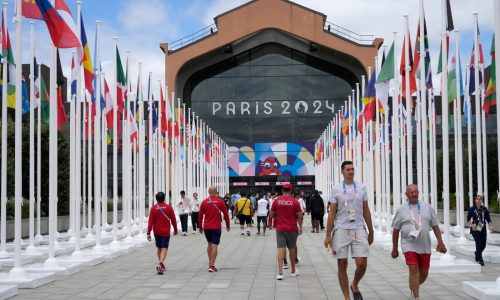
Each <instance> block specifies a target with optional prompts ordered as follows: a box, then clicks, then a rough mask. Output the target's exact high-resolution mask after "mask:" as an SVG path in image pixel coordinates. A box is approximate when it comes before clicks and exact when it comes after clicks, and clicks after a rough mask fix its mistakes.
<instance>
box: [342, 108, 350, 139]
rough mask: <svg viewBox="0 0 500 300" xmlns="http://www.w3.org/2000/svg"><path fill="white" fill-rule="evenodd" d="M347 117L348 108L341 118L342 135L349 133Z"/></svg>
mask: <svg viewBox="0 0 500 300" xmlns="http://www.w3.org/2000/svg"><path fill="white" fill-rule="evenodd" d="M349 118H350V116H349V110H348V109H346V110H345V112H344V116H343V118H342V133H343V134H344V135H349Z"/></svg>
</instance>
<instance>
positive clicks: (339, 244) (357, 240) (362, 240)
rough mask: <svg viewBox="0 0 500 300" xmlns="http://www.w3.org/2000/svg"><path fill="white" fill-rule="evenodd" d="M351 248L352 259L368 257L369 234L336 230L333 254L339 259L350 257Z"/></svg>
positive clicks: (354, 230) (361, 231)
mask: <svg viewBox="0 0 500 300" xmlns="http://www.w3.org/2000/svg"><path fill="white" fill-rule="evenodd" d="M349 246H350V247H351V256H352V258H356V257H368V254H369V253H370V249H369V245H368V233H367V232H366V230H365V229H364V228H360V229H342V228H337V229H334V231H333V234H332V254H333V256H334V257H335V258H337V259H343V258H348V257H349Z"/></svg>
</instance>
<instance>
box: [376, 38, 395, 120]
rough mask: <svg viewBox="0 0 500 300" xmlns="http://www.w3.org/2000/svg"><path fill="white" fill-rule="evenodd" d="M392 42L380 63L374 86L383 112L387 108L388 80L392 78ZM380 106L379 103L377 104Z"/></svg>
mask: <svg viewBox="0 0 500 300" xmlns="http://www.w3.org/2000/svg"><path fill="white" fill-rule="evenodd" d="M394 77H395V74H394V42H393V43H392V45H391V48H390V49H389V53H388V54H387V59H386V60H385V61H384V63H383V64H382V68H381V69H380V73H379V74H378V77H377V81H376V84H375V88H376V89H377V95H378V97H379V100H380V103H381V105H382V109H383V111H384V113H385V112H386V111H387V110H388V109H389V89H390V80H391V79H394ZM379 106H380V105H379Z"/></svg>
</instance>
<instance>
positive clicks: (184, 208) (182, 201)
mask: <svg viewBox="0 0 500 300" xmlns="http://www.w3.org/2000/svg"><path fill="white" fill-rule="evenodd" d="M180 194H181V197H180V198H179V199H178V200H177V205H176V206H177V213H178V214H179V219H180V220H181V228H182V235H183V236H186V235H187V231H188V216H189V213H190V207H191V199H189V198H188V197H186V192H185V191H181V193H180Z"/></svg>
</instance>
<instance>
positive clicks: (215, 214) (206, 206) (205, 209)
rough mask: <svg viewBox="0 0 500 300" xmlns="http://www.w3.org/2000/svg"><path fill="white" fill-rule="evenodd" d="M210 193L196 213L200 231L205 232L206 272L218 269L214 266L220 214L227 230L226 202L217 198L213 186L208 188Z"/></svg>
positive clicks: (219, 229) (218, 239)
mask: <svg viewBox="0 0 500 300" xmlns="http://www.w3.org/2000/svg"><path fill="white" fill-rule="evenodd" d="M208 194H209V195H210V196H209V197H208V198H207V199H205V200H203V202H201V205H200V212H199V214H198V224H199V225H200V233H203V232H205V238H206V239H207V242H208V246H207V255H208V272H210V273H212V272H217V271H219V270H218V269H217V268H216V267H215V260H216V259H217V247H218V246H219V243H220V237H221V233H222V230H221V222H222V216H221V214H222V215H223V216H224V221H225V222H226V230H227V231H228V232H229V230H230V225H229V214H228V212H227V208H226V204H225V203H224V201H223V200H222V199H221V198H219V195H218V194H219V192H218V191H217V188H216V187H215V186H211V187H210V188H209V189H208Z"/></svg>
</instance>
